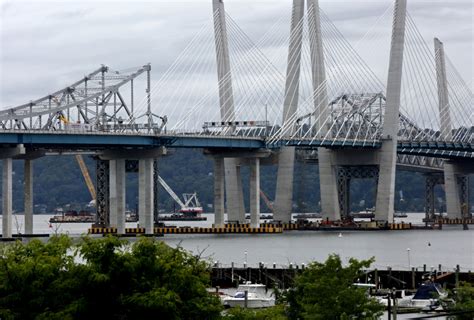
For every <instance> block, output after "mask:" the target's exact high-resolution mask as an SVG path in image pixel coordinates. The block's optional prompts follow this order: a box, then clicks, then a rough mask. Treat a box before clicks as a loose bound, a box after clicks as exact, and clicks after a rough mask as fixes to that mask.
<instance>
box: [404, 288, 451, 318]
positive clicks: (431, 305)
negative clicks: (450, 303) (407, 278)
mask: <svg viewBox="0 0 474 320" xmlns="http://www.w3.org/2000/svg"><path fill="white" fill-rule="evenodd" d="M447 297H448V293H447V292H446V291H444V289H443V288H442V287H441V285H440V284H439V283H434V282H427V283H423V284H422V285H421V286H420V287H419V288H418V289H417V290H416V293H415V294H414V295H413V296H407V297H405V298H402V299H400V300H399V301H398V305H399V306H400V307H411V308H419V309H422V310H424V311H434V310H442V307H441V306H440V303H439V301H440V300H443V299H446V298H447ZM440 308H441V309H440Z"/></svg>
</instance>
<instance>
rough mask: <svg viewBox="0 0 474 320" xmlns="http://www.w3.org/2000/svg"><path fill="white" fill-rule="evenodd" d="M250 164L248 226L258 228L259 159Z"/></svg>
mask: <svg viewBox="0 0 474 320" xmlns="http://www.w3.org/2000/svg"><path fill="white" fill-rule="evenodd" d="M251 161H252V162H251V163H250V226H251V227H252V228H258V227H259V226H260V159H259V158H255V159H251Z"/></svg>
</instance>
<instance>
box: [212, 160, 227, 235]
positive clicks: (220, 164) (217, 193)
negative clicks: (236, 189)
mask: <svg viewBox="0 0 474 320" xmlns="http://www.w3.org/2000/svg"><path fill="white" fill-rule="evenodd" d="M224 176H225V169H224V158H220V157H214V226H216V227H223V226H224Z"/></svg>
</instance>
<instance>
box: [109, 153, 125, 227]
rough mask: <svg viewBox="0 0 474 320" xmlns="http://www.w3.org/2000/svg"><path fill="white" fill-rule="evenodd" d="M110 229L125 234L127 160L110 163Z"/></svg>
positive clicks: (115, 160)
mask: <svg viewBox="0 0 474 320" xmlns="http://www.w3.org/2000/svg"><path fill="white" fill-rule="evenodd" d="M109 170H110V171H109V203H110V227H113V228H117V233H118V234H125V175H126V173H125V159H113V160H110V161H109Z"/></svg>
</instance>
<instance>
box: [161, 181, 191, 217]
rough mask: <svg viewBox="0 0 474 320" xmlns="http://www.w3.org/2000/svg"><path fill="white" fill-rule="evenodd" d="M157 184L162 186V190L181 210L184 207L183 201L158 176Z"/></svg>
mask: <svg viewBox="0 0 474 320" xmlns="http://www.w3.org/2000/svg"><path fill="white" fill-rule="evenodd" d="M158 182H159V183H160V184H161V185H162V186H163V188H164V189H165V190H166V192H168V194H169V195H170V196H171V198H173V200H174V201H176V202H177V203H178V204H179V206H180V207H181V209H184V208H185V207H186V206H185V205H184V203H183V201H181V199H180V198H179V197H178V196H177V195H176V193H174V191H173V190H172V189H171V188H170V186H169V185H168V184H167V183H166V182H165V180H163V178H162V177H160V176H158Z"/></svg>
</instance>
